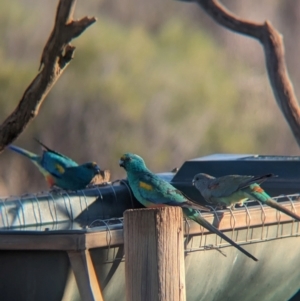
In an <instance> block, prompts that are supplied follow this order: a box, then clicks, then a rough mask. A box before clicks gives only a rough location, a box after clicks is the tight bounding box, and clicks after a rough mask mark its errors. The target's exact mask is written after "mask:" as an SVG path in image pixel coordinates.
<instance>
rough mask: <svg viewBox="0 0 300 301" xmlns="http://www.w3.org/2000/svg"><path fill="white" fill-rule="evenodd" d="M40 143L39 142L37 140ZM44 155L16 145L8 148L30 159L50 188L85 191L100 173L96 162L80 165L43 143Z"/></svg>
mask: <svg viewBox="0 0 300 301" xmlns="http://www.w3.org/2000/svg"><path fill="white" fill-rule="evenodd" d="M37 141H38V140H37ZM38 143H40V144H41V146H42V147H43V155H42V156H38V155H36V154H34V153H31V152H29V151H27V150H25V149H22V148H20V147H17V146H15V145H9V146H8V148H9V149H10V150H12V151H15V152H17V153H19V154H21V155H23V156H25V157H27V158H29V159H30V160H31V161H32V162H33V163H34V164H35V165H36V166H37V168H38V169H39V170H40V172H41V173H42V174H43V175H44V177H45V178H46V181H47V183H48V184H49V186H50V187H53V186H57V187H59V188H62V189H65V190H80V189H84V188H85V187H86V186H87V185H88V184H89V183H90V182H91V180H92V179H93V178H94V176H95V175H97V174H99V173H100V168H99V166H98V165H97V164H96V163H95V162H88V163H85V164H82V165H78V164H77V163H76V162H75V161H73V160H72V159H70V158H68V157H67V156H64V155H62V154H60V153H58V152H56V151H54V150H51V149H50V148H49V147H47V146H45V145H44V144H43V143H41V142H40V141H38Z"/></svg>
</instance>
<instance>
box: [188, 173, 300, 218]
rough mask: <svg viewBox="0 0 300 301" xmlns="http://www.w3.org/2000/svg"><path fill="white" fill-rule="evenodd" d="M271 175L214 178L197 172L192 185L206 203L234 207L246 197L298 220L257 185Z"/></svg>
mask: <svg viewBox="0 0 300 301" xmlns="http://www.w3.org/2000/svg"><path fill="white" fill-rule="evenodd" d="M272 176H274V175H273V174H267V175H263V176H239V175H228V176H224V177H220V178H214V177H212V176H210V175H207V174H204V173H199V174H197V175H195V176H194V179H193V185H195V187H196V188H197V189H198V190H199V191H200V193H201V194H202V196H203V197H204V199H205V200H206V201H207V202H208V203H212V204H214V205H216V206H226V207H234V205H235V204H240V205H243V204H244V202H245V201H246V200H247V199H253V200H257V201H259V202H261V203H262V204H266V205H269V206H270V207H272V208H275V209H277V210H279V211H281V212H283V213H285V214H287V215H289V216H291V217H292V218H294V219H296V220H298V221H300V216H298V215H297V214H296V213H294V212H292V211H290V210H289V209H287V208H285V207H283V206H281V205H280V204H278V203H277V202H276V201H274V200H273V199H272V198H271V197H270V196H269V195H268V194H267V193H266V192H265V191H264V190H263V189H262V188H261V187H260V186H259V184H261V183H262V182H264V181H265V180H267V178H270V177H272Z"/></svg>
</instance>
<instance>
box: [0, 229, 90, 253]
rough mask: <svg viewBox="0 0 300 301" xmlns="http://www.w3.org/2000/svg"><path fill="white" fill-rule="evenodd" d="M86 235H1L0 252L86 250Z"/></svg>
mask: <svg viewBox="0 0 300 301" xmlns="http://www.w3.org/2000/svg"><path fill="white" fill-rule="evenodd" d="M84 236H85V234H47V235H41V234H38V235H34V234H29V235H27V234H25V233H24V234H1V235H0V250H62V251H63V250H84V249H85V237H84Z"/></svg>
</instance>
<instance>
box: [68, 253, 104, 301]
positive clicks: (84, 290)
mask: <svg viewBox="0 0 300 301" xmlns="http://www.w3.org/2000/svg"><path fill="white" fill-rule="evenodd" d="M68 255H69V259H70V262H71V266H72V269H73V272H74V275H75V279H76V283H77V286H78V289H79V293H80V296H81V299H82V300H83V301H103V296H102V293H101V290H100V286H99V283H98V280H97V276H96V272H95V269H94V265H93V262H92V259H91V255H90V252H89V250H84V251H78V252H75V251H68Z"/></svg>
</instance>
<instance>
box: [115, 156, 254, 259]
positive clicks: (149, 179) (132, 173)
mask: <svg viewBox="0 0 300 301" xmlns="http://www.w3.org/2000/svg"><path fill="white" fill-rule="evenodd" d="M119 165H120V166H122V167H124V169H125V170H126V172H127V179H128V183H129V186H130V188H131V190H132V192H133V194H134V196H135V198H136V199H137V200H138V201H139V202H140V203H141V204H142V205H144V206H145V207H150V208H151V207H160V206H180V207H181V208H182V210H183V214H184V215H185V216H186V217H188V218H190V219H192V220H194V221H195V222H197V223H198V224H200V225H201V226H203V227H204V228H206V229H208V230H209V231H211V232H213V233H216V234H217V235H219V236H220V237H221V238H223V239H224V240H225V241H227V242H228V243H230V244H231V245H233V246H234V247H236V248H237V249H238V250H240V251H241V252H243V253H244V254H245V255H246V256H248V257H250V258H252V259H253V260H255V261H257V259H256V258H255V257H254V256H253V255H251V254H250V253H249V252H247V251H246V250H245V249H243V248H242V247H241V246H239V245H238V244H236V243H235V242H234V241H232V240H231V239H230V238H229V237H227V236H226V235H225V234H223V233H222V232H221V231H219V230H218V229H217V228H215V227H214V226H213V225H211V224H210V223H209V222H208V221H206V219H204V218H203V217H202V216H201V214H200V213H199V210H206V211H207V210H208V209H207V208H205V207H203V206H200V205H198V204H196V203H194V202H193V201H191V200H190V199H188V198H187V197H186V196H185V195H184V194H183V193H182V192H181V191H179V190H178V189H176V188H175V187H174V186H172V185H171V184H170V183H169V182H167V181H165V180H163V179H161V178H159V177H158V176H157V175H155V174H153V173H152V172H151V171H150V170H149V169H148V168H147V167H146V165H145V162H144V160H143V159H142V158H141V157H140V156H138V155H135V154H131V153H127V154H124V155H123V156H122V157H121V159H120V162H119Z"/></svg>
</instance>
